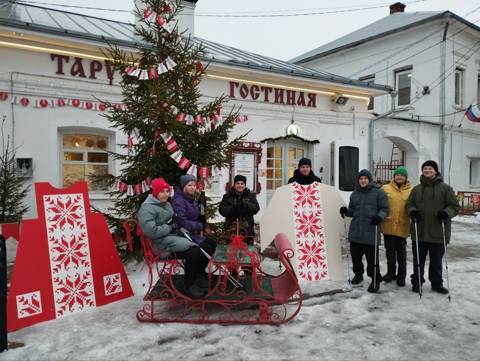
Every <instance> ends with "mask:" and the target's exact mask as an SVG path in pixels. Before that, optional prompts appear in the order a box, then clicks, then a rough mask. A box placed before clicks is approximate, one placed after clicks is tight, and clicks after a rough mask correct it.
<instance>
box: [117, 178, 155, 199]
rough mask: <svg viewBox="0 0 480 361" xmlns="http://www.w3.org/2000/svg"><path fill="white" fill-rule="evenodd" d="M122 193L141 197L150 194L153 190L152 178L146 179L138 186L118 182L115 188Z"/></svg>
mask: <svg viewBox="0 0 480 361" xmlns="http://www.w3.org/2000/svg"><path fill="white" fill-rule="evenodd" d="M115 188H116V189H117V190H118V191H119V192H121V193H127V196H134V195H140V194H142V193H145V192H148V191H149V190H150V189H152V186H151V182H150V178H148V177H147V178H146V179H145V180H144V181H142V182H141V183H138V184H127V183H125V182H122V181H118V182H117V184H116V187H115Z"/></svg>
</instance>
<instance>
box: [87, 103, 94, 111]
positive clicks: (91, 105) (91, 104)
mask: <svg viewBox="0 0 480 361" xmlns="http://www.w3.org/2000/svg"><path fill="white" fill-rule="evenodd" d="M85 108H87V109H88V110H92V109H93V103H92V102H86V103H85Z"/></svg>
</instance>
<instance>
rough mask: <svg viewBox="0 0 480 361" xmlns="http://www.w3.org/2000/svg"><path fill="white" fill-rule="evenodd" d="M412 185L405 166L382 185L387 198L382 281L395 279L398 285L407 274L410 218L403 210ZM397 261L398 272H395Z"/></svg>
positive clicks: (403, 283)
mask: <svg viewBox="0 0 480 361" xmlns="http://www.w3.org/2000/svg"><path fill="white" fill-rule="evenodd" d="M411 190H412V187H411V186H410V182H409V181H408V172H407V169H406V168H405V167H398V168H397V169H395V171H394V173H393V179H392V180H391V181H390V183H388V184H386V185H384V186H383V191H384V192H385V194H386V195H387V199H388V209H389V213H388V217H387V218H385V220H384V221H383V223H382V233H383V238H384V239H385V251H386V254H387V274H386V275H385V276H383V281H385V282H391V281H393V280H394V279H396V280H397V284H398V285H399V286H400V287H404V286H405V277H406V275H407V250H406V248H407V247H406V246H407V237H408V235H409V234H410V218H409V217H408V214H407V211H406V210H405V204H406V201H407V199H408V197H409V195H410V192H411ZM397 262H398V272H397Z"/></svg>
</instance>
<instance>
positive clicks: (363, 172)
mask: <svg viewBox="0 0 480 361" xmlns="http://www.w3.org/2000/svg"><path fill="white" fill-rule="evenodd" d="M360 177H367V178H368V181H369V182H371V181H372V173H370V172H369V171H368V170H367V169H362V170H361V171H360V172H358V175H357V181H358V180H359V179H360Z"/></svg>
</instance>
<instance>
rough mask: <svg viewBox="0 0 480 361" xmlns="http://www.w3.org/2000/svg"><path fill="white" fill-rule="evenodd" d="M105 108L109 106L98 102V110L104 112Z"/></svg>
mask: <svg viewBox="0 0 480 361" xmlns="http://www.w3.org/2000/svg"><path fill="white" fill-rule="evenodd" d="M105 109H107V106H106V105H105V104H104V103H100V104H98V110H100V111H101V112H104V111H105Z"/></svg>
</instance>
